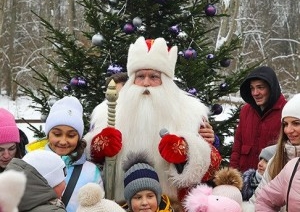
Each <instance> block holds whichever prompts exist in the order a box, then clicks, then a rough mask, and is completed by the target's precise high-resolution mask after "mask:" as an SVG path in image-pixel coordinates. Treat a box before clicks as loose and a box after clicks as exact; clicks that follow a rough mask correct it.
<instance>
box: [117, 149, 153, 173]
mask: <svg viewBox="0 0 300 212" xmlns="http://www.w3.org/2000/svg"><path fill="white" fill-rule="evenodd" d="M137 163H146V164H148V165H150V166H152V167H154V163H153V161H152V160H150V158H149V155H148V152H146V151H140V152H132V151H130V152H129V153H128V154H127V155H126V158H125V159H124V161H123V164H122V166H123V170H124V172H127V171H128V169H130V168H131V167H132V166H133V165H134V164H137Z"/></svg>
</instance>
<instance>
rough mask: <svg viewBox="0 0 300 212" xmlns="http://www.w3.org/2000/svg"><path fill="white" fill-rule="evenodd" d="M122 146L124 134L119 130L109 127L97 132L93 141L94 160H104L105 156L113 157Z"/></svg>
mask: <svg viewBox="0 0 300 212" xmlns="http://www.w3.org/2000/svg"><path fill="white" fill-rule="evenodd" d="M121 148H122V134H121V132H120V131H119V130H117V129H115V128H112V127H107V128H104V129H103V130H102V131H101V132H100V133H99V134H97V135H96V136H95V137H94V138H93V140H92V143H91V157H92V160H93V161H102V160H103V159H104V158H105V157H113V156H115V155H116V154H118V153H119V152H120V150H121Z"/></svg>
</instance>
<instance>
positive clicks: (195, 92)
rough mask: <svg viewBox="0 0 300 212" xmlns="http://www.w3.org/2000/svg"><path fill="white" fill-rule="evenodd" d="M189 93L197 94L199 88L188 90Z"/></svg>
mask: <svg viewBox="0 0 300 212" xmlns="http://www.w3.org/2000/svg"><path fill="white" fill-rule="evenodd" d="M188 93H189V94H192V95H194V96H195V95H196V94H197V90H196V88H191V89H189V90H188Z"/></svg>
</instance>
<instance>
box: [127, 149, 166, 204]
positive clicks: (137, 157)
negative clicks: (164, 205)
mask: <svg viewBox="0 0 300 212" xmlns="http://www.w3.org/2000/svg"><path fill="white" fill-rule="evenodd" d="M123 169H124V171H125V175H124V197H125V200H126V201H127V204H128V205H129V207H131V206H130V202H131V199H132V197H133V196H134V195H135V194H136V193H138V192H140V191H143V190H150V191H153V192H154V193H155V195H156V198H157V202H158V205H159V204H160V201H161V194H162V190H161V186H160V183H159V179H158V175H157V173H156V171H155V170H154V168H153V165H152V162H151V160H149V158H148V155H147V153H146V152H139V153H133V152H130V153H129V154H128V155H127V160H125V161H124V162H123Z"/></svg>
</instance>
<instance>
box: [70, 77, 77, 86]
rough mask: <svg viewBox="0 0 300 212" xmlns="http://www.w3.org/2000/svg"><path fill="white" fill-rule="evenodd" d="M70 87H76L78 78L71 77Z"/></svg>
mask: <svg viewBox="0 0 300 212" xmlns="http://www.w3.org/2000/svg"><path fill="white" fill-rule="evenodd" d="M70 85H71V86H74V87H76V86H77V85H78V77H73V78H72V79H71V81H70Z"/></svg>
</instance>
